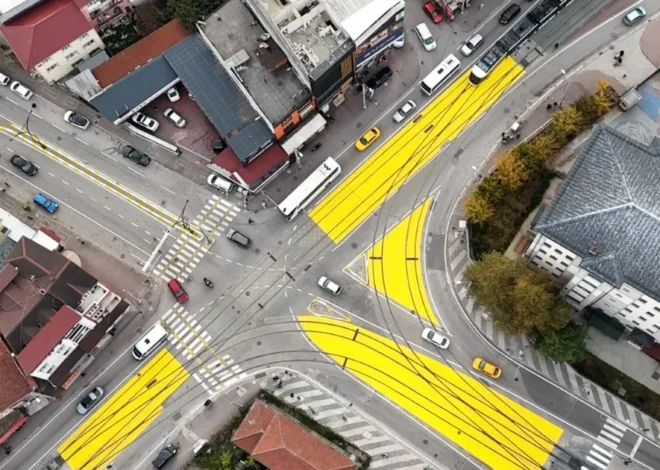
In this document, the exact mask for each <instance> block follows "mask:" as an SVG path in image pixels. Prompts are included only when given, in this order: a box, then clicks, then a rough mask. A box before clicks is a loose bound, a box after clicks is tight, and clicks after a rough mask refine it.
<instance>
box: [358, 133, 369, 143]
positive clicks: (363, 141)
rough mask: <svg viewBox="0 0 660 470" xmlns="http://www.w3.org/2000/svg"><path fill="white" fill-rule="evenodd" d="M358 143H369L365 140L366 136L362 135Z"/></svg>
mask: <svg viewBox="0 0 660 470" xmlns="http://www.w3.org/2000/svg"><path fill="white" fill-rule="evenodd" d="M360 143H361V144H362V145H367V144H368V143H369V139H367V136H366V135H363V136H362V137H360Z"/></svg>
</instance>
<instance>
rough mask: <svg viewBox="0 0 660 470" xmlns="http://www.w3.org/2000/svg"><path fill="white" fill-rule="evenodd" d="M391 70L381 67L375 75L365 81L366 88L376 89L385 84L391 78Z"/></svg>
mask: <svg viewBox="0 0 660 470" xmlns="http://www.w3.org/2000/svg"><path fill="white" fill-rule="evenodd" d="M392 74H393V72H392V69H391V68H389V67H383V68H382V69H380V70H379V71H378V72H376V74H375V75H374V76H373V77H371V78H370V79H369V80H367V86H368V87H369V88H373V89H376V88H378V87H380V86H382V85H383V84H384V83H386V82H387V81H388V80H389V79H390V78H391V77H392Z"/></svg>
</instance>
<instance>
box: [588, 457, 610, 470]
mask: <svg viewBox="0 0 660 470" xmlns="http://www.w3.org/2000/svg"><path fill="white" fill-rule="evenodd" d="M587 462H591V463H592V464H594V465H595V466H596V467H598V468H602V469H603V470H607V465H603V464H602V463H600V462H599V461H598V460H596V459H593V458H592V457H591V456H589V455H587Z"/></svg>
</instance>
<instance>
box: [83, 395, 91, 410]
mask: <svg viewBox="0 0 660 470" xmlns="http://www.w3.org/2000/svg"><path fill="white" fill-rule="evenodd" d="M93 401H94V399H93V398H92V397H91V396H90V395H87V396H86V397H85V398H84V399H83V401H81V402H80V404H81V405H82V406H83V407H85V408H87V407H88V406H89V405H91V404H92V402H93Z"/></svg>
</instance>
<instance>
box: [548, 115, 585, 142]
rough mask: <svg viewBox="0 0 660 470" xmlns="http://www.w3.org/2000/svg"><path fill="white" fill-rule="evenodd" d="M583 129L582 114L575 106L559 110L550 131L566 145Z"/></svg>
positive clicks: (558, 140)
mask: <svg viewBox="0 0 660 470" xmlns="http://www.w3.org/2000/svg"><path fill="white" fill-rule="evenodd" d="M581 131H582V116H581V115H580V113H578V111H577V109H575V107H573V106H569V107H568V108H566V109H563V110H560V111H557V112H556V113H555V114H554V116H553V117H552V123H551V124H550V132H552V134H553V135H554V137H555V138H556V139H557V142H559V143H560V144H561V145H562V146H564V145H566V144H567V143H568V142H569V141H570V140H571V139H573V138H574V137H575V136H576V135H578V134H579V133H580V132H581Z"/></svg>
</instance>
